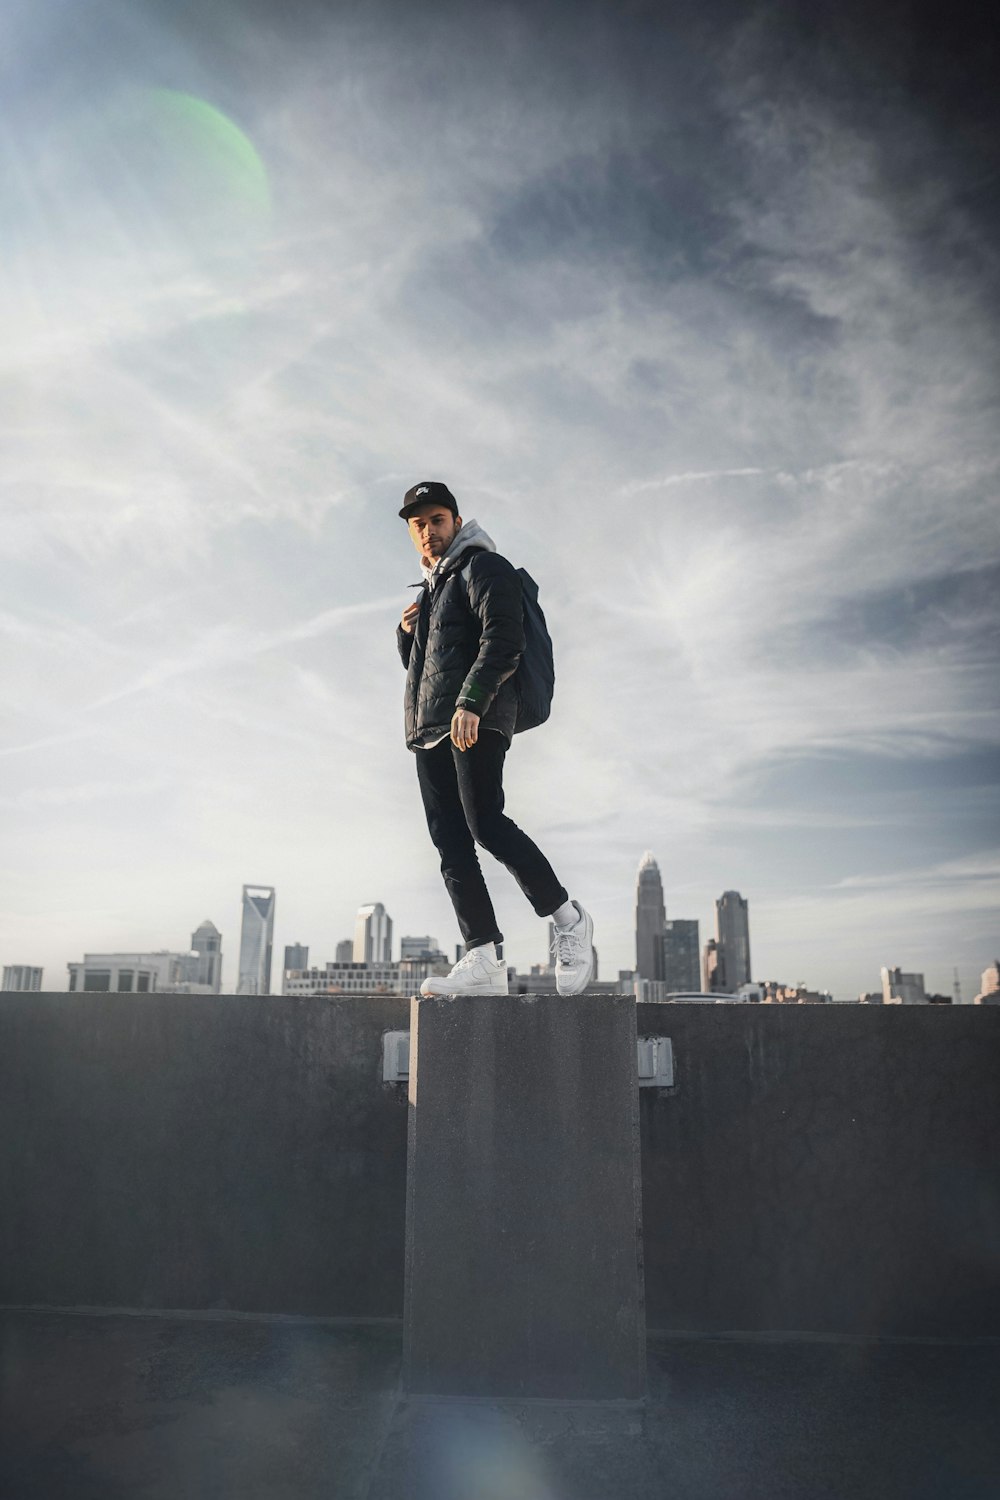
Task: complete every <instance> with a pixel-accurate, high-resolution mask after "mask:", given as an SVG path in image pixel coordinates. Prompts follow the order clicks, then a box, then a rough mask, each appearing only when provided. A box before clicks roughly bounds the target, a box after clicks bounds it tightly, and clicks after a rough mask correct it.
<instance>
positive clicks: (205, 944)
mask: <svg viewBox="0 0 1000 1500" xmlns="http://www.w3.org/2000/svg"><path fill="white" fill-rule="evenodd" d="M191 951H192V953H196V954H197V955H198V957H197V961H196V962H194V963H192V965H191V972H190V979H191V982H192V983H193V984H207V985H208V986H209V988H210V989H211V990H212V991H213V993H214V994H216V995H217V994H218V993H219V992H220V990H221V989H222V933H221V932H220V931H219V929H218V928H217V927H216V925H215V923H214V922H210V921H209V920H208V918H207V917H206V918H205V920H204V922H202V924H201V926H200V927H199V928H197V929H196V930H195V931H194V932H192V934H191Z"/></svg>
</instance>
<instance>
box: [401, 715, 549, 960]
mask: <svg viewBox="0 0 1000 1500" xmlns="http://www.w3.org/2000/svg"><path fill="white" fill-rule="evenodd" d="M506 753H507V744H506V741H505V739H504V737H503V735H502V734H499V733H498V732H497V731H496V730H495V729H480V731H479V738H478V740H477V741H476V743H475V744H474V745H471V746H470V747H469V749H468V750H458V749H456V747H455V746H454V745H453V744H452V742H451V740H450V739H447V740H442V741H441V743H440V744H439V745H435V746H434V748H433V749H432V750H417V751H415V752H414V754H415V757H416V762H417V780H418V781H419V783H420V795H421V796H422V797H423V799H424V812H425V813H426V814H427V827H428V828H429V829H430V835H431V839H432V840H433V842H434V847H435V848H436V849H437V851H438V853H439V854H440V856H441V874H442V875H443V876H444V883H445V885H446V886H447V887H448V894H449V896H450V897H451V900H452V905H453V906H454V908H455V915H456V917H457V918H458V925H459V928H460V930H461V933H462V937H463V938H464V940H465V946H466V948H475V947H478V946H479V944H480V943H490V942H492V943H502V942H503V933H502V932H501V931H500V929H499V928H498V926H497V919H496V914H495V912H494V910H493V902H492V901H491V900H490V894H489V891H488V890H487V889H486V882H485V880H484V879H483V872H482V870H481V869H480V867H479V857H478V855H477V854H476V844H482V846H483V848H484V849H488V850H489V852H490V854H492V855H493V856H494V858H496V859H498V860H499V861H500V863H501V864H502V865H506V866H507V869H508V870H509V871H510V873H511V874H512V875H513V877H514V879H515V880H516V881H517V883H518V885H519V886H520V887H521V889H522V891H523V892H524V894H525V895H526V896H527V898H528V900H529V901H530V902H531V904H532V906H533V907H534V909H535V911H536V912H537V914H538V916H540V917H550V916H551V915H552V913H553V912H554V911H555V910H556V908H557V907H559V906H562V904H563V902H564V901H568V900H569V897H568V895H567V893H566V891H565V890H564V889H563V887H562V886H561V885H560V884H559V882H558V880H557V879H556V877H555V874H554V872H553V870H552V866H551V865H550V864H549V862H548V860H547V859H546V858H545V855H544V854H543V853H542V851H541V850H540V849H539V847H538V845H537V844H534V843H532V841H531V839H529V837H528V835H527V834H526V833H522V831H521V829H520V828H518V826H517V824H516V823H514V822H512V821H511V819H510V818H508V817H505V816H504V810H503V803H504V797H503V762H504V756H505V755H506Z"/></svg>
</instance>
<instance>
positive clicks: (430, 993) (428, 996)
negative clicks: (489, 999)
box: [418, 985, 510, 1000]
mask: <svg viewBox="0 0 1000 1500" xmlns="http://www.w3.org/2000/svg"><path fill="white" fill-rule="evenodd" d="M418 993H419V994H420V995H421V996H422V997H423V998H424V999H425V1000H433V999H434V997H435V996H441V995H448V996H452V997H457V996H459V995H509V994H510V990H509V989H502V990H493V989H486V988H485V987H484V988H483V989H475V990H446V989H441V990H437V989H435V990H425V989H424V987H423V985H421V986H420V990H419V992H418Z"/></svg>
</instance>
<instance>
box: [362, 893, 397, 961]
mask: <svg viewBox="0 0 1000 1500" xmlns="http://www.w3.org/2000/svg"><path fill="white" fill-rule="evenodd" d="M391 958H392V918H391V917H390V916H389V915H388V913H387V912H386V909H385V907H384V906H383V905H382V903H381V901H372V902H370V903H369V904H368V905H367V906H359V907H358V915H357V917H356V918H355V920H354V962H355V963H356V964H387V963H389V961H390V960H391Z"/></svg>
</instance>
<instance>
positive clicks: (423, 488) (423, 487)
mask: <svg viewBox="0 0 1000 1500" xmlns="http://www.w3.org/2000/svg"><path fill="white" fill-rule="evenodd" d="M429 493H430V489H429V486H428V485H426V484H422V485H421V486H420V488H419V490H417V494H418V495H427V494H429Z"/></svg>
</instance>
